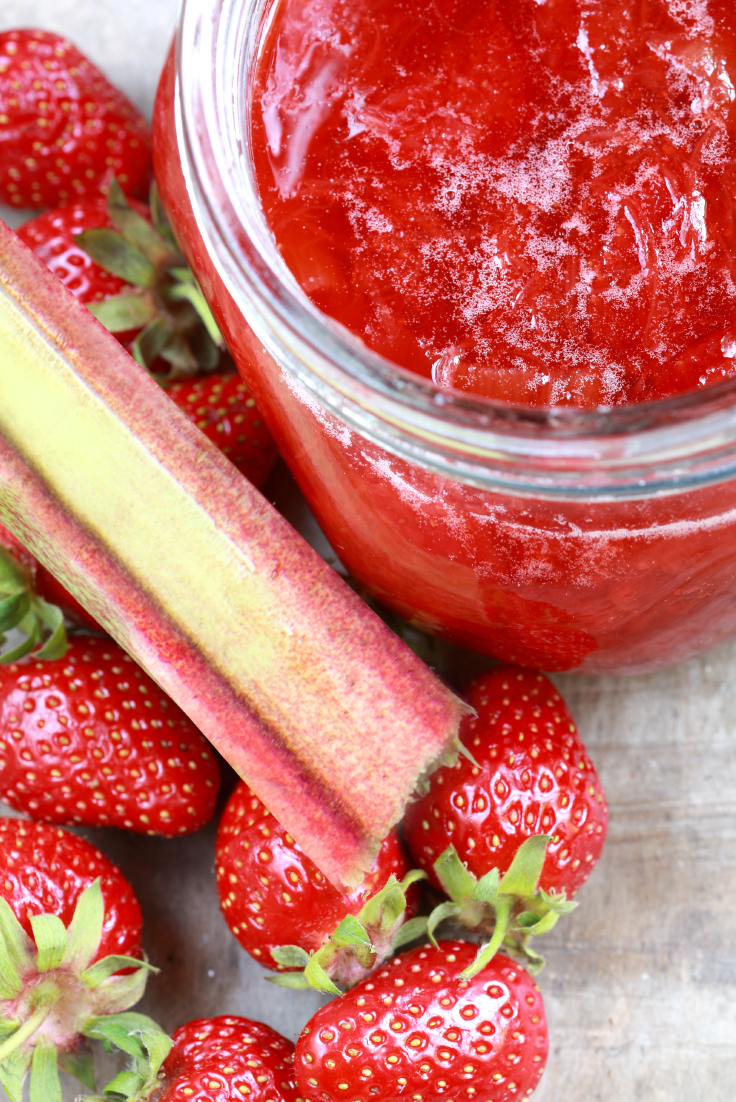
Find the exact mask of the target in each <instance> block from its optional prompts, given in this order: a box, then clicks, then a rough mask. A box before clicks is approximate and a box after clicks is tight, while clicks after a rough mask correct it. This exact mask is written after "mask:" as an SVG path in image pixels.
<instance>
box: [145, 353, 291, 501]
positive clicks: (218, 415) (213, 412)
mask: <svg viewBox="0 0 736 1102" xmlns="http://www.w3.org/2000/svg"><path fill="white" fill-rule="evenodd" d="M166 392H167V394H168V395H169V397H170V398H171V399H172V400H173V401H174V402H176V404H177V406H179V409H181V410H183V411H184V413H186V415H187V417H188V418H189V420H190V421H193V422H194V424H195V425H196V426H197V427H198V428H200V429H201V430H202V432H203V433H204V434H205V436H207V437H208V438H209V439H210V440H211V441H212V443H213V444H216V445H217V447H218V448H219V449H220V451H221V452H223V453H224V454H225V455H226V456H227V457H228V459H229V460H230V462H231V463H234V464H235V466H236V467H237V468H238V470H239V471H241V472H242V474H244V475H246V477H247V478H248V479H249V480H250V481H251V482H252V483H253V485H254V486H262V485H263V483H264V482H265V481H266V479H267V478H268V476H269V474H270V473H271V471H272V469H273V466H274V464H275V462H276V460H277V459H278V450H277V448H276V444H275V443H274V440H273V437H272V436H271V434H270V432H269V431H268V429H267V428H266V426H265V424H264V421H263V418H262V416H261V413H260V410H259V409H258V406H257V405H256V403H255V400H254V399H253V398H252V396H251V394H250V391H249V390H248V388H247V386H246V385H245V383H244V382H243V380H242V379H241V378H240V376H239V375H237V374H236V373H235V372H232V373H228V374H217V375H207V376H205V377H204V378H201V379H187V380H186V381H184V382H180V383H172V384H171V385H170V386H168V387H167V388H166Z"/></svg>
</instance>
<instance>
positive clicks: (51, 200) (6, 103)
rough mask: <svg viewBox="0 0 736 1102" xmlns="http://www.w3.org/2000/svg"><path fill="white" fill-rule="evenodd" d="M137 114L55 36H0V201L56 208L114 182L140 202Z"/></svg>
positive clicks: (144, 131) (141, 144)
mask: <svg viewBox="0 0 736 1102" xmlns="http://www.w3.org/2000/svg"><path fill="white" fill-rule="evenodd" d="M150 172H151V168H150V134H149V130H148V126H147V124H146V122H145V120H144V118H143V116H142V115H141V114H140V113H139V112H138V111H137V110H136V108H135V107H134V106H133V104H132V103H131V102H130V101H129V100H128V99H127V98H126V97H125V96H124V95H123V94H122V92H120V91H119V90H118V89H117V88H115V87H114V86H113V85H112V84H110V82H109V81H108V80H107V78H106V77H105V76H103V74H102V73H101V72H100V70H99V69H98V68H97V67H96V66H95V65H93V64H92V62H91V61H89V60H88V59H87V58H86V57H85V56H84V54H82V53H80V51H79V50H78V49H77V48H76V47H75V46H73V45H72V44H71V43H70V42H68V41H67V40H66V39H65V38H61V37H60V36H59V35H57V34H52V33H50V32H48V31H39V30H27V29H21V30H13V31H5V32H4V33H3V34H0V201H2V202H4V203H9V204H11V205H13V206H16V207H56V206H61V205H63V204H64V203H68V202H70V201H72V200H74V199H81V198H84V197H86V196H90V195H98V194H99V192H100V190H101V189H103V188H105V187H106V186H107V185H108V184H109V182H110V179H111V178H112V177H113V176H116V177H117V179H118V181H119V182H120V185H121V186H122V188H123V190H124V191H126V192H127V193H128V194H130V195H136V196H139V197H141V198H143V197H144V196H145V194H146V192H147V191H148V185H149V182H150Z"/></svg>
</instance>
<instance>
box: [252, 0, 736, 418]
mask: <svg viewBox="0 0 736 1102" xmlns="http://www.w3.org/2000/svg"><path fill="white" fill-rule="evenodd" d="M735 85H736V6H735V5H734V3H733V0H282V2H281V4H280V5H279V6H278V9H277V11H276V14H275V18H274V19H273V23H272V26H271V28H270V31H269V34H268V37H267V40H266V45H265V48H264V50H263V52H262V55H261V59H260V63H259V71H258V75H257V85H256V94H255V99H254V121H253V131H254V133H253V140H254V149H255V157H256V171H257V177H258V182H259V186H260V191H261V197H262V201H263V204H264V207H265V212H266V215H267V218H268V220H269V222H270V225H271V227H272V229H273V232H274V234H275V236H276V240H277V243H278V245H279V248H280V250H281V253H282V255H283V257H284V259H285V260H286V262H287V264H288V266H289V267H290V268H291V270H292V272H293V273H294V274H295V276H296V278H297V279H298V280H299V282H300V283H301V285H302V287H303V288H304V290H305V291H306V292H307V294H308V295H309V296H310V298H311V299H312V300H313V302H314V303H316V305H317V306H319V307H320V308H321V309H322V310H323V311H325V312H326V313H327V314H330V315H332V316H333V317H334V318H336V319H337V320H339V321H340V322H342V323H343V324H344V325H345V326H347V327H348V328H349V329H351V330H352V331H353V332H354V333H356V334H357V335H359V336H360V337H361V338H362V339H363V340H364V341H365V343H366V344H367V345H368V346H369V347H371V348H372V349H374V350H376V351H377V352H380V353H382V354H383V355H384V356H386V357H388V358H389V359H390V360H392V361H393V362H395V363H397V364H400V365H402V366H404V367H406V368H409V369H411V370H412V371H414V372H417V373H419V374H421V375H424V376H430V375H431V377H432V378H433V379H434V381H435V382H436V383H437V384H438V385H439V386H442V387H454V388H458V389H461V390H467V391H471V392H473V393H474V394H479V395H487V396H490V397H495V398H501V399H506V400H509V401H513V402H517V403H524V404H532V405H541V406H551V405H574V406H579V407H595V406H599V405H616V404H622V403H631V402H639V401H644V400H648V399H653V398H661V397H666V396H669V395H673V394H678V393H682V392H683V391H687V390H691V389H694V388H698V387H703V386H707V385H709V384H711V383H713V382H719V381H721V380H722V379H724V378H726V377H731V376H733V375H735V374H736V286H735V284H734V276H735V269H734V266H735V264H736V251H735V247H736V221H735V219H734V205H735V202H736V200H735V199H734V196H736V140H735V139H736V88H735Z"/></svg>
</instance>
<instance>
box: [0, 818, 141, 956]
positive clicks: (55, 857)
mask: <svg viewBox="0 0 736 1102" xmlns="http://www.w3.org/2000/svg"><path fill="white" fill-rule="evenodd" d="M98 879H99V881H100V887H101V889H102V898H103V901H104V909H105V921H104V924H103V928H102V938H101V940H100V943H99V946H98V948H97V957H106V956H108V955H110V954H112V953H116V954H118V955H122V956H127V957H138V956H140V952H141V927H142V918H141V909H140V907H139V906H138V900H137V899H136V897H135V895H134V894H133V889H132V888H131V886H130V884H129V883H128V881H127V880H126V879H125V877H124V876H123V875H122V873H121V872H120V871H119V869H117V868H116V867H115V865H113V863H112V861H109V860H108V859H107V857H105V855H104V854H103V853H100V851H99V850H98V849H97V848H96V847H95V846H93V845H92V844H91V843H90V842H87V841H85V839H84V838H79V837H78V836H77V835H76V834H70V833H69V831H67V830H60V829H59V827H54V826H49V825H48V824H46V823H33V822H27V821H24V820H23V819H5V818H2V819H0V897H2V898H3V899H5V900H6V902H7V903H9V905H10V907H11V908H12V911H13V914H14V915H15V916H16V918H17V919H18V921H19V922H20V924H21V926H22V927H23V929H24V930H25V931H26V933H27V934H29V935H31V934H32V932H33V931H32V927H31V921H30V920H31V916H32V915H40V914H45V913H51V914H55V915H57V916H58V918H60V919H61V921H62V922H63V923H64V925H65V926H68V925H69V923H70V922H71V920H72V916H73V914H74V909H75V907H76V905H77V903H78V902H79V897H80V896H81V894H82V892H83V891H85V890H86V889H87V888H88V887H89V886H90V884H92V883H94V881H95V880H98ZM95 959H96V958H95Z"/></svg>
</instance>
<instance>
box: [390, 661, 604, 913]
mask: <svg viewBox="0 0 736 1102" xmlns="http://www.w3.org/2000/svg"><path fill="white" fill-rule="evenodd" d="M466 698H467V700H468V703H469V704H471V705H472V707H473V708H475V710H476V712H477V717H472V716H468V717H465V718H464V719H463V721H462V725H461V729H460V738H461V741H462V742H463V744H464V745H465V746H466V747H467V749H468V750H469V751H470V753H471V754H472V756H473V758H474V759H475V763H476V764H473V762H471V761H470V760H468V758H466V757H462V756H461V757H460V758H459V759H458V762H457V764H456V766H454V767H453V768H442V769H439V770H437V772H436V773H435V774H434V775H433V776H432V779H431V782H430V786H429V791H428V792H427V793H426V795H423V796H421V797H420V798H419V799H418V800H416V801H415V802H414V803H412V804H410V806H409V807H408V809H407V812H406V816H405V820H404V825H405V830H406V841H407V844H408V846H409V849H410V850H411V853H412V856H413V857H414V860H415V861H416V862H417V864H418V865H419V867H420V868H423V869H424V870H425V871H426V872H427V874H428V876H429V878H430V880H431V881H432V882H433V883H434V884H435V885H436V886H437V887H441V884H440V881H439V878H438V877H437V875H436V872H435V870H434V868H433V866H434V863H435V861H436V860H437V859H438V857H440V855H441V854H442V853H443V852H444V851H445V850H446V849H447V847H448V846H449V845H453V846H454V847H455V850H456V851H457V854H458V855H459V857H460V859H461V861H462V862H463V863H464V864H465V865H466V866H467V868H468V869H469V870H470V872H471V873H473V874H474V875H475V876H476V877H482V876H483V875H484V874H486V873H487V872H488V871H489V870H490V869H493V868H497V869H498V870H499V872H500V873H501V874H503V873H505V872H506V871H507V870H508V869H509V867H510V865H511V862H512V861H513V859H514V856H515V855H516V852H517V850H518V849H519V846H520V845H521V843H522V842H524V841H525V840H526V839H528V838H531V837H533V836H534V835H542V834H544V835H549V836H551V841H550V843H549V846H548V848H547V856H546V859H545V862H544V866H543V869H542V874H541V877H540V881H539V886H540V887H541V888H542V889H543V890H545V891H554V892H563V891H564V892H566V893H567V895H568V896H570V895H573V894H574V893H575V892H576V891H577V890H578V888H579V887H580V886H581V884H582V883H583V882H584V881H585V880H586V879H587V877H588V876H589V875H590V873H591V871H592V869H593V866H594V864H595V863H596V861H597V860H598V858H599V857H600V854H601V850H602V849H603V842H604V840H605V836H606V826H607V822H608V808H607V804H606V799H605V796H604V793H603V789H602V787H601V783H600V780H599V779H598V774H597V773H596V771H595V768H594V766H593V763H592V762H591V760H590V757H589V756H588V753H587V751H586V749H585V747H584V746H583V743H582V741H581V740H580V736H579V735H578V732H577V728H576V726H575V723H574V721H573V718H572V716H571V715H570V712H569V711H568V709H567V706H566V705H565V702H564V701H563V700H562V698H561V696H560V694H559V693H558V692H557V689H556V688H555V687H554V685H553V684H552V682H551V681H550V680H549V679H548V678H547V677H545V676H544V675H543V674H541V673H533V672H532V671H530V670H523V669H519V668H517V667H515V666H496V667H494V668H493V669H491V670H490V671H488V672H487V673H484V674H482V675H481V676H480V677H478V678H476V679H475V680H474V681H472V682H471V683H470V685H469V686H468V689H467V693H466Z"/></svg>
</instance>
